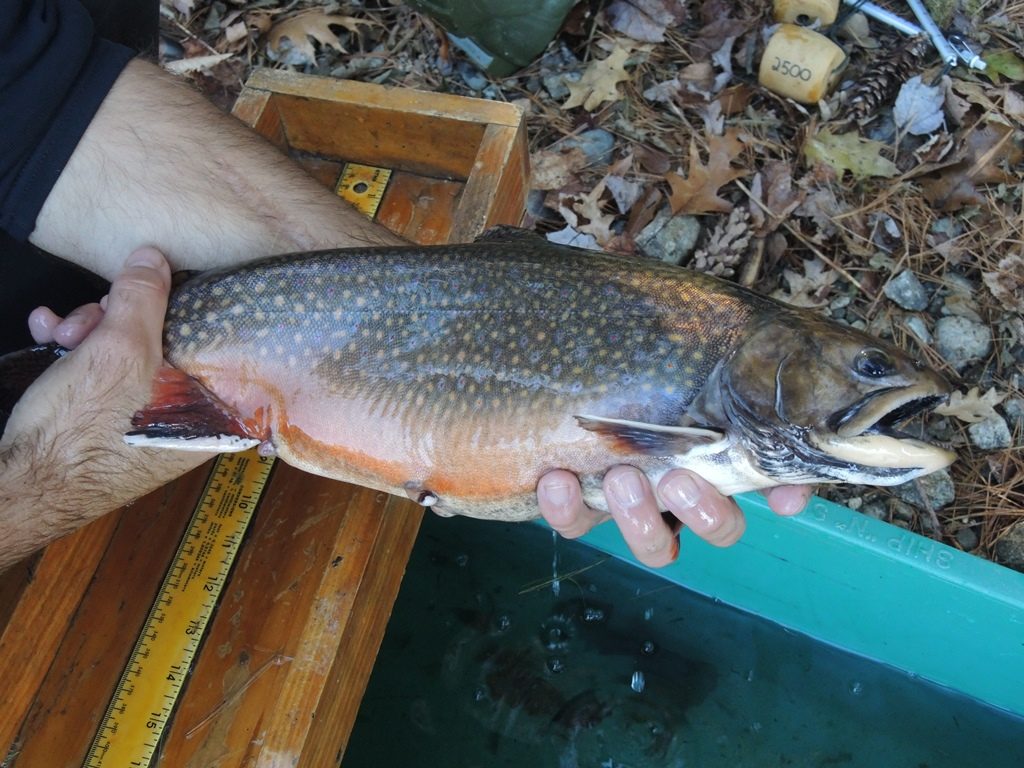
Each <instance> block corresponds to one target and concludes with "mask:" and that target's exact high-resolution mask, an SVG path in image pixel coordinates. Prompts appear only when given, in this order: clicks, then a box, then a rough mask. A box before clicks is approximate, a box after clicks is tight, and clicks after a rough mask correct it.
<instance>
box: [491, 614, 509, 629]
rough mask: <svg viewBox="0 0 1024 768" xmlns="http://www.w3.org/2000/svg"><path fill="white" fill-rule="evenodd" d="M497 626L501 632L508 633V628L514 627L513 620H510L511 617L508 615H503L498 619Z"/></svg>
mask: <svg viewBox="0 0 1024 768" xmlns="http://www.w3.org/2000/svg"><path fill="white" fill-rule="evenodd" d="M495 625H496V626H497V628H498V631H499V632H506V631H507V630H508V628H509V627H511V626H512V619H511V618H509V615H508V614H507V613H503V614H501V616H499V617H498V618H497V620H496V621H495Z"/></svg>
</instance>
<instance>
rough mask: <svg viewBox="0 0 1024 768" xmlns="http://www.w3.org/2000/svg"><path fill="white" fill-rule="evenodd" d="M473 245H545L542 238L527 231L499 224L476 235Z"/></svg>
mask: <svg viewBox="0 0 1024 768" xmlns="http://www.w3.org/2000/svg"><path fill="white" fill-rule="evenodd" d="M473 242H474V243H545V244H546V243H547V240H545V239H544V238H543V237H541V236H540V235H538V234H537V233H536V232H533V231H531V230H529V229H523V228H522V227H513V226H511V225H509V224H499V225H498V226H496V227H490V228H489V229H488V230H486V231H485V232H484V233H483V234H481V235H478V236H477V238H476V239H475V240H474V241H473Z"/></svg>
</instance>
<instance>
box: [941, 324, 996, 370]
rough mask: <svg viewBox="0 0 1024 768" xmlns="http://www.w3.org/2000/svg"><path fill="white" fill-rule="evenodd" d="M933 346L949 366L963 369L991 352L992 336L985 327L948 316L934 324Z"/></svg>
mask: <svg viewBox="0 0 1024 768" xmlns="http://www.w3.org/2000/svg"><path fill="white" fill-rule="evenodd" d="M935 344H936V347H937V348H938V350H939V354H940V355H942V356H943V357H944V358H946V360H948V361H949V363H950V365H952V366H953V367H954V368H963V367H964V366H965V365H967V364H968V363H970V362H972V361H974V360H980V359H981V358H983V357H985V356H987V355H988V354H989V352H991V351H992V334H991V332H990V331H989V329H988V326H987V325H984V324H982V323H977V322H975V321H973V320H969V319H968V318H966V317H958V316H956V315H950V316H948V317H942V318H939V321H938V322H937V323H936V324H935Z"/></svg>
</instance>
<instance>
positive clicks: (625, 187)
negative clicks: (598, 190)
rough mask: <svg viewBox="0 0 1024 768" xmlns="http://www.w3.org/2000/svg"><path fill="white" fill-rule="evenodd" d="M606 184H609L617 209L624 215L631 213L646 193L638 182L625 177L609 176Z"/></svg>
mask: <svg viewBox="0 0 1024 768" xmlns="http://www.w3.org/2000/svg"><path fill="white" fill-rule="evenodd" d="M605 182H606V183H607V184H608V191H609V192H611V193H612V199H613V200H614V201H615V207H616V208H618V209H619V213H622V214H626V213H629V211H630V209H631V208H632V207H633V205H634V204H635V203H636V201H637V200H639V199H640V195H641V194H642V193H643V191H644V185H643V184H641V183H640V182H638V181H630V180H629V179H626V178H625V177H623V176H608V177H606V178H605Z"/></svg>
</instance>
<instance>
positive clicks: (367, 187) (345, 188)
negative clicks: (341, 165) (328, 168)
mask: <svg viewBox="0 0 1024 768" xmlns="http://www.w3.org/2000/svg"><path fill="white" fill-rule="evenodd" d="M390 178H391V171H390V170H388V169H387V168H377V167H376V166H373V165H360V164H359V163H346V164H345V169H344V170H343V171H342V173H341V177H340V178H339V179H338V183H337V185H336V186H335V188H334V191H335V192H336V193H337V195H338V197H340V198H342V199H343V200H348V201H349V202H350V203H352V205H354V206H355V207H356V209H357V210H359V211H362V212H363V213H364V214H366V215H367V216H369V217H370V218H371V219H372V218H373V217H374V216H376V215H377V209H378V208H380V203H381V200H383V199H384V190H385V189H387V186H388V180H389V179H390Z"/></svg>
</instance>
